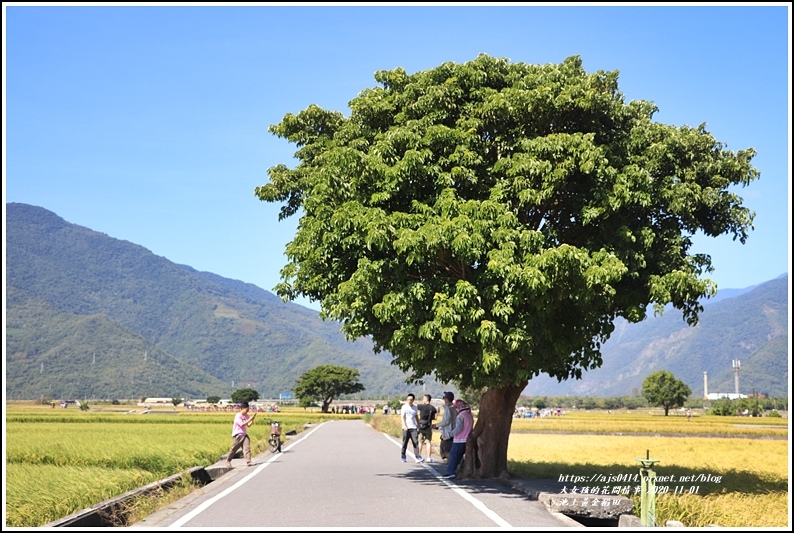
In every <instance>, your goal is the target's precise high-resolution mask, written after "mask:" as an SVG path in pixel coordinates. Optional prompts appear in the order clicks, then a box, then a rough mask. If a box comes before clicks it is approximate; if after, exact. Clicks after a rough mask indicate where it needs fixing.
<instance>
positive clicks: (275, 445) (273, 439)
mask: <svg viewBox="0 0 794 533" xmlns="http://www.w3.org/2000/svg"><path fill="white" fill-rule="evenodd" d="M268 423H269V424H270V438H269V439H268V441H267V447H268V449H269V450H270V452H271V453H276V452H279V453H281V422H279V421H278V420H270V419H268Z"/></svg>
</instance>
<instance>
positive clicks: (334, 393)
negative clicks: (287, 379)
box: [292, 365, 364, 413]
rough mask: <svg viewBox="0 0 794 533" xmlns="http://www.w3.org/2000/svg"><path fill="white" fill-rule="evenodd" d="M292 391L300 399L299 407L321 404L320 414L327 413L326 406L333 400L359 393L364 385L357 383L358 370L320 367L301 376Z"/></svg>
mask: <svg viewBox="0 0 794 533" xmlns="http://www.w3.org/2000/svg"><path fill="white" fill-rule="evenodd" d="M292 390H293V392H295V396H297V397H298V398H300V401H301V405H307V404H308V402H314V401H317V402H321V403H322V406H321V407H322V412H323V413H327V412H328V406H329V405H331V402H332V401H334V399H335V398H338V397H339V396H341V395H342V394H354V393H356V392H361V391H363V390H364V385H362V384H361V383H359V377H358V370H355V369H353V368H348V367H346V366H336V365H320V366H317V367H315V368H312V369H311V370H307V371H306V372H304V373H303V374H301V375H300V377H299V378H298V379H297V380H296V381H295V387H294V388H293V389H292ZM304 402H307V403H304Z"/></svg>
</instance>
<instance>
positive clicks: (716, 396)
mask: <svg viewBox="0 0 794 533" xmlns="http://www.w3.org/2000/svg"><path fill="white" fill-rule="evenodd" d="M723 398H728V399H729V400H738V399H740V398H747V395H746V394H736V393H735V392H710V393H708V394H707V395H706V399H707V400H722V399H723Z"/></svg>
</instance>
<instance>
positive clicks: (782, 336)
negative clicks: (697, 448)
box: [526, 274, 789, 397]
mask: <svg viewBox="0 0 794 533" xmlns="http://www.w3.org/2000/svg"><path fill="white" fill-rule="evenodd" d="M725 292H728V291H725ZM729 294H730V296H723V297H722V298H720V297H719V296H720V294H718V297H716V298H714V299H711V300H707V301H706V302H705V303H704V310H703V312H702V313H700V315H699V316H700V320H699V323H698V325H697V326H695V327H691V326H688V325H687V324H686V322H684V320H683V318H682V317H681V313H680V312H679V313H676V312H675V310H674V309H672V308H671V309H668V310H666V311H665V313H664V315H662V316H661V317H656V318H654V317H651V318H648V319H646V320H645V321H643V322H640V323H638V324H628V323H627V322H625V321H622V320H619V321H618V322H617V327H616V328H615V332H614V333H613V334H612V337H611V338H610V339H609V341H607V342H606V343H605V344H604V346H603V347H602V350H601V353H602V355H603V360H604V364H603V365H602V366H601V367H600V368H598V369H595V370H590V371H588V372H585V373H584V374H583V377H582V379H581V380H578V381H577V380H569V381H566V382H562V383H558V382H557V380H555V379H551V378H549V377H548V376H543V377H538V378H536V379H533V380H532V381H530V383H529V387H527V391H526V394H528V395H546V396H564V395H566V394H567V395H574V396H600V397H604V396H621V395H631V394H636V393H638V392H639V391H641V390H642V381H643V380H644V379H645V377H646V376H647V375H648V374H650V373H651V372H653V371H655V370H667V371H669V372H672V373H673V374H674V375H675V376H676V377H677V378H678V379H680V380H681V381H683V382H685V383H686V384H687V385H689V387H690V388H691V389H692V392H693V395H696V396H702V395H703V392H704V375H703V373H704V372H707V376H708V391H709V392H728V393H732V392H734V391H735V387H734V385H735V384H734V372H733V368H732V361H733V360H735V359H736V360H739V361H740V363H741V364H740V370H739V392H740V393H742V394H748V393H752V392H753V391H757V392H762V393H766V394H769V395H773V396H778V397H787V396H788V359H789V357H788V354H789V348H788V347H789V338H788V275H787V274H785V275H782V276H780V277H778V278H776V279H773V280H771V281H768V282H766V283H763V284H761V285H757V286H755V287H752V288H749V289H747V290H732V291H730V292H729Z"/></svg>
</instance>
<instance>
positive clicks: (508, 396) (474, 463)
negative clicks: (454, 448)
mask: <svg viewBox="0 0 794 533" xmlns="http://www.w3.org/2000/svg"><path fill="white" fill-rule="evenodd" d="M526 386H527V382H526V381H524V382H523V383H521V384H519V385H510V386H507V387H501V388H491V389H488V390H487V391H486V392H485V394H483V396H482V398H481V399H480V413H479V415H478V416H477V423H476V424H475V425H474V429H473V430H472V432H471V434H470V435H469V438H468V440H467V441H466V453H465V456H464V460H463V469H462V471H461V472H460V475H461V477H463V478H477V479H489V478H496V477H506V476H509V472H508V471H507V443H508V440H509V439H510V427H511V425H512V423H513V413H514V412H515V409H516V402H517V401H518V397H519V396H521V392H522V391H523V390H524V389H525V388H526Z"/></svg>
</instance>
